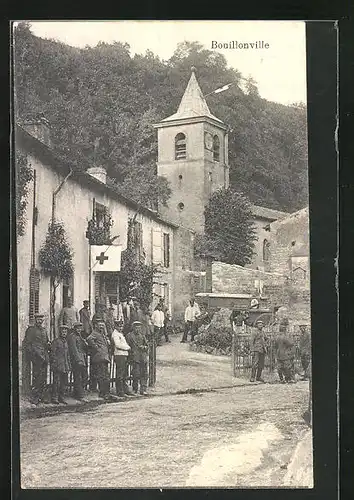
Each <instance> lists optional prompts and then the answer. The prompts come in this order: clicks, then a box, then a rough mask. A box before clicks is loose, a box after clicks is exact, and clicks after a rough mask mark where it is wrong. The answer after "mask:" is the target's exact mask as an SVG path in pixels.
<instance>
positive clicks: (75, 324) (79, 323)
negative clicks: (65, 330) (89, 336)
mask: <svg viewBox="0 0 354 500" xmlns="http://www.w3.org/2000/svg"><path fill="white" fill-rule="evenodd" d="M73 326H82V323H81V322H80V321H77V322H76V323H74V324H73Z"/></svg>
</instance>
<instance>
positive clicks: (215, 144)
mask: <svg viewBox="0 0 354 500" xmlns="http://www.w3.org/2000/svg"><path fill="white" fill-rule="evenodd" d="M213 160H214V161H220V139H219V137H218V136H217V135H214V137H213Z"/></svg>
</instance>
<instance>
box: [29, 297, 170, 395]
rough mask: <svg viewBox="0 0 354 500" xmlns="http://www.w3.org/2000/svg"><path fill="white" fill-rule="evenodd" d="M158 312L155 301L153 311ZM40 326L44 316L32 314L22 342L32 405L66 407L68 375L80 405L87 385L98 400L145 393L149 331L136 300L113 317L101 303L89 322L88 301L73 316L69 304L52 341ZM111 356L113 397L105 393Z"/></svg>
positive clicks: (145, 317)
mask: <svg viewBox="0 0 354 500" xmlns="http://www.w3.org/2000/svg"><path fill="white" fill-rule="evenodd" d="M162 307H163V302H162V301H160V302H159V304H158V309H162ZM43 322H44V315H43V314H36V315H35V324H34V325H32V326H29V327H28V328H27V330H26V333H25V338H24V342H23V350H24V354H25V357H26V360H27V361H28V362H31V363H32V377H33V380H32V394H31V401H32V402H33V403H34V404H38V403H40V402H44V403H49V402H52V403H55V404H59V403H64V404H66V400H65V393H66V388H67V385H68V374H69V372H72V374H73V385H74V391H73V395H74V397H75V398H76V399H77V400H79V401H86V399H85V394H86V389H87V387H88V386H89V389H90V391H96V390H97V386H98V391H99V397H102V398H104V399H105V400H115V399H116V398H117V396H118V397H123V396H125V395H128V396H131V395H134V394H137V393H138V392H140V394H141V395H146V394H147V392H146V391H147V384H148V359H149V345H150V344H149V341H150V340H151V337H152V336H153V334H154V328H153V325H152V323H151V320H150V315H149V314H148V313H147V312H144V311H143V310H142V309H141V308H140V305H139V302H138V301H137V300H134V301H133V300H132V301H130V306H129V311H127V310H126V311H125V314H124V316H120V317H118V318H115V317H114V316H113V314H112V310H111V309H108V310H107V308H106V307H105V305H104V304H98V305H97V306H96V312H95V314H94V315H93V317H92V319H91V315H90V310H89V301H87V300H85V301H84V302H83V308H82V309H81V310H80V311H77V309H76V308H75V307H74V306H73V304H72V303H71V301H70V300H69V301H68V304H67V306H66V307H64V308H63V310H62V311H61V313H60V315H59V335H58V336H57V337H56V338H55V339H54V340H53V341H52V342H50V341H49V338H48V334H47V332H46V330H45V328H44V327H43ZM159 339H160V335H159ZM88 356H90V360H91V363H90V377H88ZM112 356H113V357H114V363H115V366H116V378H115V389H116V391H115V394H111V392H110V379H111V376H110V372H109V366H110V361H111V358H112ZM48 364H50V367H51V370H52V372H53V384H52V392H51V398H50V399H51V400H50V399H49V398H48V395H47V394H46V386H47V369H48ZM128 364H130V365H131V367H132V379H133V383H132V390H133V392H131V391H130V389H129V386H128V383H127V379H128ZM89 378H90V380H89Z"/></svg>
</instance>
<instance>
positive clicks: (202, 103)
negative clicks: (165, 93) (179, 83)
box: [162, 66, 222, 123]
mask: <svg viewBox="0 0 354 500" xmlns="http://www.w3.org/2000/svg"><path fill="white" fill-rule="evenodd" d="M191 71H192V74H191V76H190V79H189V82H188V85H187V88H186V90H185V91H184V94H183V97H182V100H181V102H180V105H179V107H178V110H177V113H175V114H174V115H172V116H169V117H168V118H165V119H164V120H162V121H163V122H166V121H171V120H179V119H183V118H195V117H200V116H207V117H209V118H212V119H213V120H216V121H218V122H221V120H219V118H216V116H214V115H212V114H211V113H210V110H209V108H208V105H207V102H206V100H205V98H204V97H203V93H202V91H201V89H200V87H199V83H198V81H197V78H196V76H195V71H196V69H195V67H194V66H192V67H191ZM221 123H222V122H221Z"/></svg>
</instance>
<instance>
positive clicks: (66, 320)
mask: <svg viewBox="0 0 354 500" xmlns="http://www.w3.org/2000/svg"><path fill="white" fill-rule="evenodd" d="M67 304H68V305H67V306H66V307H63V309H62V310H61V312H60V314H59V326H61V325H66V326H67V328H68V330H72V328H73V326H74V323H78V322H79V321H80V317H79V312H78V310H77V309H76V308H75V307H74V306H73V302H72V299H71V297H68V302H67Z"/></svg>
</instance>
